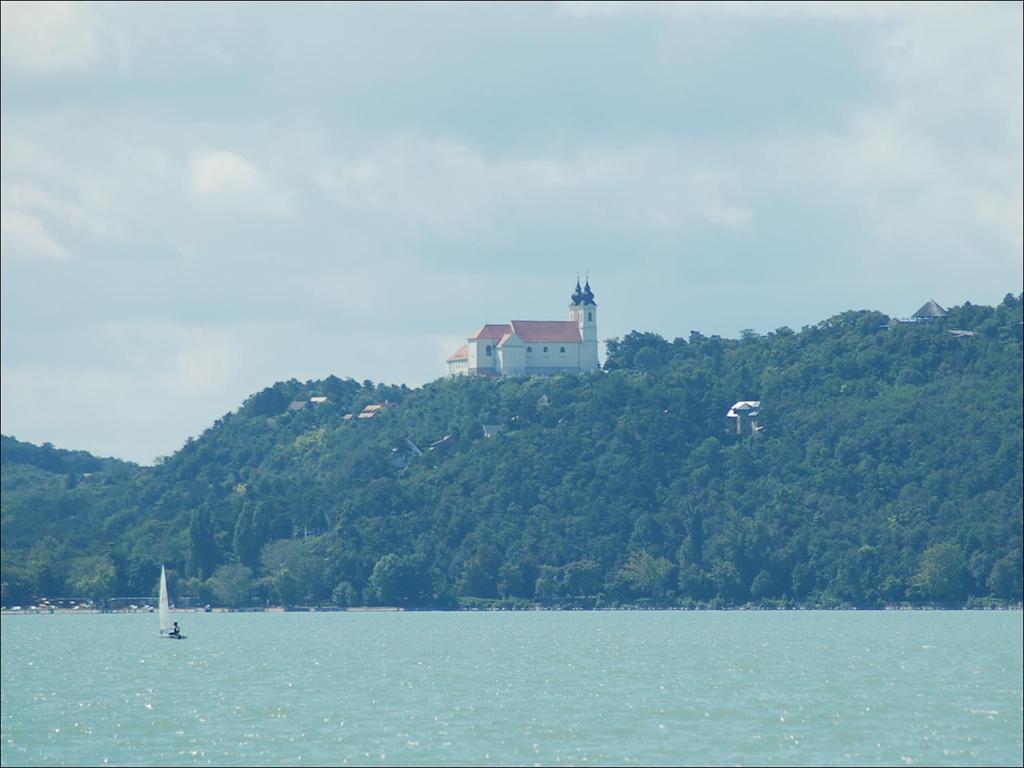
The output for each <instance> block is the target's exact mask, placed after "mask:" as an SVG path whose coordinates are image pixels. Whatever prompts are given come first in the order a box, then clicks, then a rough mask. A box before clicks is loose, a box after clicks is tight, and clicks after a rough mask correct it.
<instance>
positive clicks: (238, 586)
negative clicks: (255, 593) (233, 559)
mask: <svg viewBox="0 0 1024 768" xmlns="http://www.w3.org/2000/svg"><path fill="white" fill-rule="evenodd" d="M207 585H208V586H209V588H210V591H211V592H212V593H213V599H214V600H215V601H216V602H217V604H218V605H226V606H228V607H231V608H238V607H241V606H244V605H248V604H249V602H250V598H251V596H252V571H251V570H249V569H248V568H246V567H245V566H244V565H241V564H239V563H229V564H228V565H222V566H221V567H220V568H218V569H217V572H216V573H214V574H213V576H211V577H210V580H209V581H208V582H207Z"/></svg>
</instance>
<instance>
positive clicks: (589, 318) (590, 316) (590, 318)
mask: <svg viewBox="0 0 1024 768" xmlns="http://www.w3.org/2000/svg"><path fill="white" fill-rule="evenodd" d="M587 322H588V323H592V322H594V313H593V312H587Z"/></svg>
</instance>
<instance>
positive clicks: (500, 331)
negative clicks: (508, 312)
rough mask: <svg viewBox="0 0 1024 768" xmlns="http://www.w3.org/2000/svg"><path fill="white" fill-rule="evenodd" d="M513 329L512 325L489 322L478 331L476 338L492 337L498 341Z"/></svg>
mask: <svg viewBox="0 0 1024 768" xmlns="http://www.w3.org/2000/svg"><path fill="white" fill-rule="evenodd" d="M511 330H512V326H510V325H498V324H496V323H487V325H485V326H484V327H483V328H481V329H480V330H479V331H477V332H476V336H473V338H474V339H492V340H494V341H497V340H498V339H500V338H501V337H502V336H504V335H505V334H506V333H508V332H509V331H511Z"/></svg>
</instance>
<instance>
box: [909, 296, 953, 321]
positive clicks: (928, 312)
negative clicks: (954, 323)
mask: <svg viewBox="0 0 1024 768" xmlns="http://www.w3.org/2000/svg"><path fill="white" fill-rule="evenodd" d="M945 316H946V310H944V309H943V308H942V307H940V306H939V305H938V304H936V303H935V301H934V300H933V299H928V301H927V302H925V305H924V306H923V307H921V308H920V309H919V310H917V312H915V313H914V314H913V317H914V319H916V320H934V319H935V318H936V317H945Z"/></svg>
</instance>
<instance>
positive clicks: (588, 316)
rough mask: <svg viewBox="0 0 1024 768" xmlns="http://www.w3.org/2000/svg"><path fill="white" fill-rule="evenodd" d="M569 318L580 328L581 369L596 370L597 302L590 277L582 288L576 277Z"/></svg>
mask: <svg viewBox="0 0 1024 768" xmlns="http://www.w3.org/2000/svg"><path fill="white" fill-rule="evenodd" d="M569 319H570V320H572V321H573V322H575V323H576V325H577V327H578V328H579V329H580V338H581V339H583V345H582V348H581V349H580V370H581V371H596V370H597V369H598V361H597V302H596V301H594V292H593V291H592V290H590V278H589V277H588V278H587V284H586V285H585V286H583V288H580V281H579V278H577V279H576V290H575V291H573V294H572V298H571V299H570V301H569Z"/></svg>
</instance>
